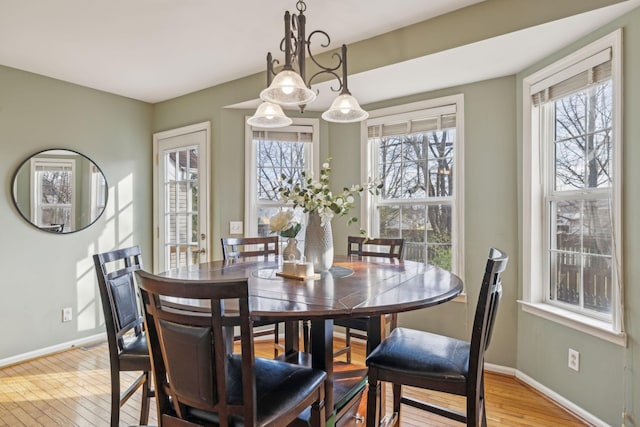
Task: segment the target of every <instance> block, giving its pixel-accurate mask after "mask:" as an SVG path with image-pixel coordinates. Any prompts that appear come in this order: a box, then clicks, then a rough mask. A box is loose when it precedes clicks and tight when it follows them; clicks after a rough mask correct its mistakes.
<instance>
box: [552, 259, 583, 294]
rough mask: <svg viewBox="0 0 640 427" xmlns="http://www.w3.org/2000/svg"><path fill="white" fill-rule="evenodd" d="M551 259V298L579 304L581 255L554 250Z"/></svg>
mask: <svg viewBox="0 0 640 427" xmlns="http://www.w3.org/2000/svg"><path fill="white" fill-rule="evenodd" d="M550 261H551V283H552V286H551V292H550V295H549V297H550V299H551V300H556V301H560V302H564V303H566V304H571V305H575V306H579V305H580V284H581V278H580V271H581V256H580V255H578V254H576V253H571V252H552V254H551V259H550Z"/></svg>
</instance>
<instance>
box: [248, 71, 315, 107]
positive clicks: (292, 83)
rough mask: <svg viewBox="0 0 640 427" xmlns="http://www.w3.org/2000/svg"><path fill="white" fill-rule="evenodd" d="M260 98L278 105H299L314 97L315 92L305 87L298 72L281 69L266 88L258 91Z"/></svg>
mask: <svg viewBox="0 0 640 427" xmlns="http://www.w3.org/2000/svg"><path fill="white" fill-rule="evenodd" d="M260 98H261V99H262V100H263V101H267V102H273V103H275V104H280V105H301V104H308V103H309V102H311V101H313V100H314V99H316V93H315V92H314V91H312V90H311V89H309V88H308V87H307V85H306V84H305V83H304V81H303V80H302V77H300V75H299V74H298V73H296V72H295V71H292V70H283V71H280V72H279V73H278V74H276V76H275V77H274V78H273V82H271V85H270V86H269V87H268V88H266V89H265V90H263V91H262V92H260Z"/></svg>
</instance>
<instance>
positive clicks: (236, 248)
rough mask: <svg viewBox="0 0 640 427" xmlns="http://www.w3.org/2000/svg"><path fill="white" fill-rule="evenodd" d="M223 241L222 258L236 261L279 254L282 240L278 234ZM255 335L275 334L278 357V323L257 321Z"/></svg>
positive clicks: (274, 342)
mask: <svg viewBox="0 0 640 427" xmlns="http://www.w3.org/2000/svg"><path fill="white" fill-rule="evenodd" d="M220 243H222V258H223V259H224V260H225V261H227V262H235V261H239V260H242V259H246V258H255V257H261V258H264V259H267V258H269V255H278V254H279V253H280V240H279V238H278V236H267V237H223V238H221V239H220ZM255 327H256V328H258V329H257V330H255V331H254V333H253V336H254V337H264V336H269V335H273V357H274V358H276V357H278V353H279V351H280V350H281V349H282V348H283V346H282V345H280V328H279V325H278V323H273V322H255ZM239 339H240V337H239V336H235V337H234V340H235V341H238V340H239Z"/></svg>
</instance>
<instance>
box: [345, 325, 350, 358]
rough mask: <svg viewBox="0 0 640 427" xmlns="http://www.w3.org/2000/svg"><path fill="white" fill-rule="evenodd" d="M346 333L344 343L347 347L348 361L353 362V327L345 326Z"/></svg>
mask: <svg viewBox="0 0 640 427" xmlns="http://www.w3.org/2000/svg"><path fill="white" fill-rule="evenodd" d="M344 334H345V337H344V345H345V347H346V348H347V363H351V328H345V329H344Z"/></svg>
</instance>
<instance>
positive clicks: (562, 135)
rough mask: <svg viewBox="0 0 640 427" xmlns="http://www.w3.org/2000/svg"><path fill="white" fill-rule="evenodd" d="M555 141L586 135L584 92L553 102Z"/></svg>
mask: <svg viewBox="0 0 640 427" xmlns="http://www.w3.org/2000/svg"><path fill="white" fill-rule="evenodd" d="M555 107H556V108H555V112H556V122H555V139H556V141H561V140H564V139H571V138H578V137H579V136H581V135H584V134H585V133H586V129H585V125H586V123H585V118H586V108H587V97H586V95H585V93H584V92H579V93H575V94H573V95H569V96H567V97H565V98H562V99H559V100H558V101H556V102H555Z"/></svg>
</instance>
